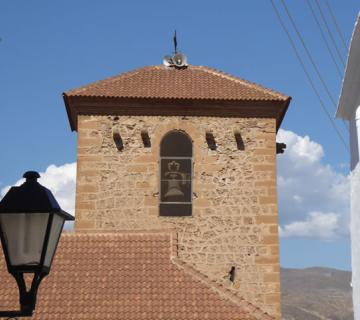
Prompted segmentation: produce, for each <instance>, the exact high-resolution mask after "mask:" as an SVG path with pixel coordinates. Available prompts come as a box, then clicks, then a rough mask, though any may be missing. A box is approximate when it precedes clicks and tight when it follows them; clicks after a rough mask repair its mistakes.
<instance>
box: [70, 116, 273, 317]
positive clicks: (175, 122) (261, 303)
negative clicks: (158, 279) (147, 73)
mask: <svg viewBox="0 0 360 320" xmlns="http://www.w3.org/2000/svg"><path fill="white" fill-rule="evenodd" d="M275 125H276V123H275V119H256V118H216V117H179V116H174V117H161V116H120V117H115V116H85V115H81V116H79V117H78V170H77V193H76V222H75V227H76V230H77V231H80V230H81V231H88V230H115V229H116V230H147V229H156V230H159V229H175V230H176V231H177V233H178V241H179V251H178V255H179V257H180V258H181V259H182V260H184V261H186V262H187V263H189V264H192V265H193V266H194V267H195V268H196V269H198V270H199V271H201V272H203V273H204V274H206V275H207V276H209V278H210V279H212V280H215V281H217V282H220V283H222V284H223V285H224V286H225V287H227V288H229V289H231V290H233V291H234V292H235V293H237V294H238V295H239V296H241V297H244V298H245V299H246V300H248V301H249V302H251V303H253V304H255V305H256V306H258V307H260V308H261V309H262V310H264V311H266V312H268V313H270V314H271V315H273V316H275V318H276V319H280V277H279V274H280V268H279V244H278V224H277V223H278V217H277V194H276V148H275V145H276V141H275V137H276V128H275ZM144 129H145V130H147V131H148V132H149V136H150V138H151V148H145V147H144V146H143V143H142V139H141V131H142V130H144ZM174 129H178V130H183V131H185V132H186V133H187V134H188V135H189V136H190V137H191V138H192V140H193V150H194V152H193V153H194V158H193V159H194V175H193V216H192V217H159V214H158V210H159V208H158V205H159V145H160V141H161V139H162V137H163V136H164V135H165V134H166V133H167V132H169V131H170V130H174ZM113 130H118V131H119V133H120V135H121V137H122V140H123V143H124V149H123V150H122V151H118V149H117V148H116V145H115V143H114V141H113V135H112V132H113ZM234 130H239V131H240V133H241V136H242V139H243V141H244V145H245V149H244V150H238V149H237V145H236V141H235V138H234ZM206 131H211V132H212V133H213V135H214V137H215V140H216V143H217V150H214V151H212V150H210V149H209V148H208V145H207V143H206V140H205V133H206ZM232 266H235V267H236V277H235V282H234V283H232V282H230V280H229V276H228V273H229V271H230V269H231V267H232Z"/></svg>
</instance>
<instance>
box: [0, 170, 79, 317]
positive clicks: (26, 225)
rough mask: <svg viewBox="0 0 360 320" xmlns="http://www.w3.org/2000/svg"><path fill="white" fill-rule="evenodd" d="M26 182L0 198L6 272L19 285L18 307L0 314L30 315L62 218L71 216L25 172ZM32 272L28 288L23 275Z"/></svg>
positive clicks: (30, 173)
mask: <svg viewBox="0 0 360 320" xmlns="http://www.w3.org/2000/svg"><path fill="white" fill-rule="evenodd" d="M23 177H24V178H25V179H26V181H25V182H24V183H23V184H22V185H21V186H19V187H12V188H11V189H10V190H9V191H8V193H7V194H6V195H5V196H4V198H3V199H2V200H1V201H0V238H1V244H2V247H3V251H4V256H5V260H6V265H7V269H8V271H9V273H10V274H11V275H12V276H13V277H14V278H15V280H16V282H17V285H18V287H19V296H20V310H18V311H0V317H8V318H12V317H31V316H32V314H33V311H34V309H35V305H36V295H37V290H38V288H39V285H40V282H41V280H42V279H43V278H44V277H45V276H47V275H48V274H49V272H50V267H51V263H52V260H53V257H54V254H55V250H56V247H57V244H58V242H59V239H60V235H61V231H62V229H63V226H64V223H65V220H74V217H73V216H72V215H70V214H69V213H67V212H65V211H63V210H62V209H61V208H60V206H59V204H58V203H57V201H56V199H55V197H54V196H53V194H52V193H51V191H50V190H49V189H47V188H45V187H44V186H42V185H41V184H40V183H38V182H37V179H38V178H39V177H40V175H39V174H38V173H37V172H35V171H28V172H26V173H25V174H24V176H23ZM25 273H30V274H33V280H32V283H31V287H30V289H29V290H27V289H26V284H25V280H24V274H25Z"/></svg>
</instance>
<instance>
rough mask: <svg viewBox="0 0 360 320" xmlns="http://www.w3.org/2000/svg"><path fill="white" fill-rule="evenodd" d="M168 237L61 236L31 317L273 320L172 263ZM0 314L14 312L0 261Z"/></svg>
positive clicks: (14, 295)
mask: <svg viewBox="0 0 360 320" xmlns="http://www.w3.org/2000/svg"><path fill="white" fill-rule="evenodd" d="M173 247H174V242H173V240H172V235H171V234H168V233H131V234H130V233H111V234H99V233H92V234H90V233H76V232H75V233H65V234H63V235H62V238H61V240H60V243H59V246H58V249H57V253H56V256H55V259H54V263H53V267H52V270H51V272H50V274H49V275H48V276H47V277H46V278H45V279H44V280H43V282H42V284H41V285H40V289H39V292H38V303H37V307H36V311H35V314H34V317H33V319H42V320H44V319H52V320H53V319H64V320H65V319H87V320H90V319H122V320H127V319H136V320H137V319H139V320H140V319H144V320H145V319H146V320H153V319H164V320H177V319H179V320H180V319H183V320H190V319H214V320H215V319H216V320H222V319H224V320H225V319H226V320H230V319H231V320H235V319H242V320H245V319H248V320H250V319H266V320H268V319H272V318H271V317H270V316H268V315H267V314H264V313H262V312H260V310H259V309H257V308H254V307H253V306H251V305H250V304H245V303H243V302H242V301H238V300H237V299H236V298H235V297H231V294H230V293H226V291H225V290H224V294H222V293H221V290H219V288H217V287H216V286H212V285H211V284H210V283H207V282H206V279H204V277H203V276H201V275H197V274H196V271H194V270H191V268H187V266H186V265H185V264H184V263H178V262H177V259H176V258H175V257H174V254H173V252H174V250H173ZM0 283H1V286H0V310H18V303H17V301H18V291H17V287H16V283H15V280H14V279H13V278H12V277H11V276H10V275H9V274H8V272H7V270H6V265H5V261H4V258H3V256H2V255H1V256H0Z"/></svg>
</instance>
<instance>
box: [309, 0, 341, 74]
mask: <svg viewBox="0 0 360 320" xmlns="http://www.w3.org/2000/svg"><path fill="white" fill-rule="evenodd" d="M306 3H307V5H308V7H309V8H310V11H311V14H312V16H313V18H314V20H315V22H316V24H317V26H318V28H319V31H320V34H321V38H322V39H323V41H324V43H325V46H326V49H327V51H328V52H329V54H330V57H331V60H332V61H333V62H334V64H335V67H336V70H337V73H338V75H339V77H340V79H341V80H342V78H343V71H341V69H340V67H339V64H338V63H337V62H336V58H335V56H334V54H333V52H332V51H331V49H330V45H329V42H328V41H327V39H326V37H325V33H324V31H323V28H322V26H321V24H320V22H319V19H318V18H317V16H316V13H315V11H314V9H313V7H312V5H311V3H310V0H306Z"/></svg>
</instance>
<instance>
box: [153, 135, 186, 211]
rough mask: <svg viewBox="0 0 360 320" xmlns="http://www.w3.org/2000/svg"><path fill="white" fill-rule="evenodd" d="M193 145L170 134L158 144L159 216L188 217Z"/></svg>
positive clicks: (183, 138) (182, 138)
mask: <svg viewBox="0 0 360 320" xmlns="http://www.w3.org/2000/svg"><path fill="white" fill-rule="evenodd" d="M191 178H192V142H191V140H190V138H189V137H188V135H186V134H185V133H183V132H181V131H171V132H169V133H168V134H166V135H165V137H164V138H163V139H162V141H161V144H160V216H191V211H192V184H191Z"/></svg>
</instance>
